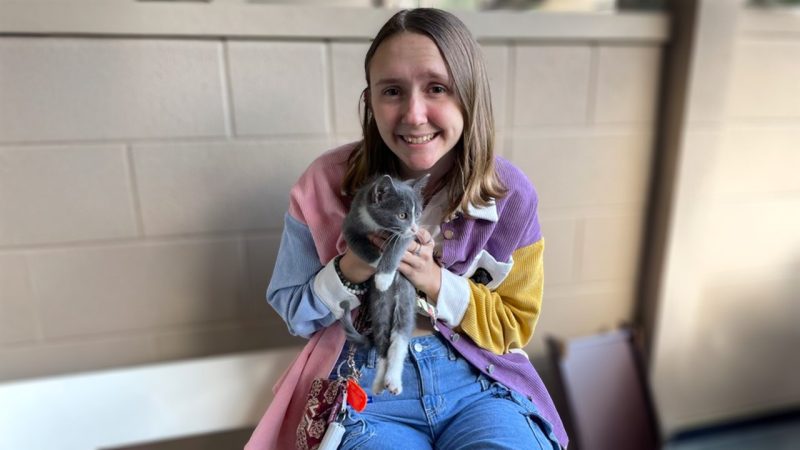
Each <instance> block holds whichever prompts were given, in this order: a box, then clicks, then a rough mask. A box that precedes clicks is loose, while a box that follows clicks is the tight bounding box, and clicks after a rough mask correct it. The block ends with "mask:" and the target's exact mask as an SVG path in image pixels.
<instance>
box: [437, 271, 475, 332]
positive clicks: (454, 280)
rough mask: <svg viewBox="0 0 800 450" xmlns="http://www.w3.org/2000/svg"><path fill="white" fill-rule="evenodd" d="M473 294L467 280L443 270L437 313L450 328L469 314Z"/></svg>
mask: <svg viewBox="0 0 800 450" xmlns="http://www.w3.org/2000/svg"><path fill="white" fill-rule="evenodd" d="M471 295H472V292H471V291H470V289H469V282H468V281H467V279H466V278H463V277H460V276H458V275H456V274H454V273H453V272H450V271H449V270H447V269H442V287H441V288H440V289H439V298H438V299H437V300H436V312H437V316H438V317H439V319H441V320H442V321H443V322H444V323H445V324H446V325H447V326H448V327H454V326H457V325H458V324H460V323H461V320H462V319H463V318H464V314H466V313H467V306H469V299H470V297H471Z"/></svg>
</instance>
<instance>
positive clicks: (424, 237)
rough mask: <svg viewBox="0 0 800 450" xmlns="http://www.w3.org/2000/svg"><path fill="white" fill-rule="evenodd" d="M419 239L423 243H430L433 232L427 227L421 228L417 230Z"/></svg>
mask: <svg viewBox="0 0 800 450" xmlns="http://www.w3.org/2000/svg"><path fill="white" fill-rule="evenodd" d="M417 241H419V242H420V243H421V244H422V245H428V244H429V243H431V242H432V239H431V233H430V232H428V230H426V229H425V228H420V229H419V231H417Z"/></svg>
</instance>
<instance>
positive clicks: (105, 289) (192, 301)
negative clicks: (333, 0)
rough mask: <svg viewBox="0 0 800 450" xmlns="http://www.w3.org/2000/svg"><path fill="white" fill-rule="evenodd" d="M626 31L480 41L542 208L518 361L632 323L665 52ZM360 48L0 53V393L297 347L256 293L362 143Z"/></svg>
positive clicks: (298, 42) (318, 42)
mask: <svg viewBox="0 0 800 450" xmlns="http://www.w3.org/2000/svg"><path fill="white" fill-rule="evenodd" d="M470 20H471V21H472V22H471V23H480V21H481V20H482V19H481V15H480V14H476V15H473V16H470ZM604 20H608V19H604ZM612 20H613V19H612ZM381 22H382V20H381V21H375V22H374V28H375V30H377V28H378V27H379V25H380V23H381ZM624 29H625V27H624V26H623V27H622V28H621V30H623V31H620V32H619V33H618V34H616V35H614V34H613V33H611V34H608V35H607V36H606V37H600V38H597V37H581V36H582V35H583V34H582V33H583V32H582V31H581V29H580V27H579V24H577V25H575V36H572V37H569V36H567V37H564V34H563V33H564V32H563V30H561V31H560V33H561V35H559V36H560V37H556V38H547V39H531V38H530V37H525V36H520V37H518V38H514V37H506V38H502V39H498V38H484V39H482V45H483V48H484V51H485V54H486V58H487V61H488V66H489V70H490V73H491V78H492V79H491V83H492V89H493V94H494V108H495V111H496V116H497V125H498V130H499V133H498V148H499V151H500V154H501V155H503V156H505V157H507V158H510V159H511V160H512V161H513V162H515V163H516V164H518V165H519V166H521V167H522V168H523V169H524V170H525V172H526V173H527V174H528V175H529V176H530V178H531V179H532V180H533V182H534V184H535V185H536V186H537V187H538V190H539V193H540V196H541V210H540V218H541V220H542V225H543V228H544V233H545V236H546V239H547V250H546V289H545V302H544V310H543V315H542V318H541V321H540V323H539V326H538V334H537V337H536V338H535V339H534V342H533V343H532V345H531V347H530V349H529V350H531V351H532V352H533V354H534V355H541V354H542V353H543V345H542V336H544V335H545V334H547V333H554V334H557V335H560V336H571V335H578V334H583V333H589V332H595V331H598V330H601V329H607V328H611V327H614V326H616V325H617V324H619V323H620V322H622V321H625V320H628V319H630V318H631V314H632V308H633V299H634V289H635V285H636V279H637V274H638V260H639V253H640V247H641V236H642V221H643V214H644V210H645V202H646V195H647V189H648V186H649V175H650V170H651V168H650V164H651V159H652V152H653V150H652V145H651V141H652V138H653V129H654V111H655V107H656V106H655V105H656V91H657V86H658V80H659V70H660V67H659V66H660V56H661V53H662V45H663V44H664V42H663V41H664V39H660V40H652V39H649V40H644V39H641V38H640V37H636V36H632V37H631V36H628V35H626V34H625V31H624ZM368 42H369V41H368V38H367V36H366V35H365V36H364V37H362V38H338V37H336V36H332V37H331V36H328V37H325V36H323V37H319V36H310V37H293V38H286V37H280V36H276V37H274V38H272V37H269V36H266V37H261V38H248V39H240V38H236V37H226V36H221V37H220V36H209V37H203V36H199V37H178V38H164V37H158V36H147V35H143V36H136V37H122V36H113V35H96V36H87V37H69V36H63V37H62V36H58V35H55V36H46V37H44V36H41V37H40V36H28V37H25V36H0V380H2V379H5V380H8V379H18V378H26V377H34V376H43V375H51V374H59V373H68V372H75V371H85V370H94V369H101V368H109V367H119V366H127V365H135V364H141V363H149V362H155V361H163V360H171V359H178V358H189V357H198V356H204V355H212V354H219V353H226V352H236V351H245V350H252V349H260V348H269V347H276V346H284V345H292V344H299V343H301V340H299V339H296V338H291V337H289V335H288V333H287V331H286V328H285V326H284V325H283V323H282V322H281V321H280V319H279V318H278V317H277V316H276V315H275V314H274V313H273V312H272V311H271V309H270V308H269V307H268V305H267V304H266V301H265V299H264V291H265V288H266V285H267V282H268V280H269V278H270V274H271V272H272V265H273V262H274V257H275V254H276V252H277V247H278V244H279V240H280V233H281V227H282V220H283V215H284V212H285V210H286V206H287V197H288V189H289V187H290V186H291V184H292V183H293V181H294V180H295V179H296V177H297V176H298V175H299V174H300V172H301V171H302V170H303V168H304V167H305V166H306V165H307V164H308V163H309V162H310V161H311V160H312V159H313V158H314V157H316V156H317V155H319V154H320V153H321V152H323V151H324V150H326V149H328V148H330V147H332V146H334V145H336V144H339V143H343V142H348V141H350V140H354V139H356V138H357V137H358V134H359V128H358V127H359V125H358V117H357V100H358V95H359V93H360V92H361V90H362V89H363V87H364V81H363V73H362V67H363V56H364V53H365V50H366V48H367V46H368Z"/></svg>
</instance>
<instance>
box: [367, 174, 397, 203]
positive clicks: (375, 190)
mask: <svg viewBox="0 0 800 450" xmlns="http://www.w3.org/2000/svg"><path fill="white" fill-rule="evenodd" d="M392 190H394V183H392V177H390V176H389V175H383V176H381V177H380V178H378V180H377V181H376V182H375V186H373V187H372V202H373V203H380V202H382V201H383V199H384V198H385V197H386V194H387V193H389V192H391V191H392Z"/></svg>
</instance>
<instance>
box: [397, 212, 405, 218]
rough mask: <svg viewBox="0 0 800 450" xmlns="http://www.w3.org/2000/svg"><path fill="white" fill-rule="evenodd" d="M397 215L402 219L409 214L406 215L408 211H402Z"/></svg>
mask: <svg viewBox="0 0 800 450" xmlns="http://www.w3.org/2000/svg"><path fill="white" fill-rule="evenodd" d="M397 217H399V218H401V219H405V218H406V217H407V216H406V213H404V212H401V213H399V214H397Z"/></svg>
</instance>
